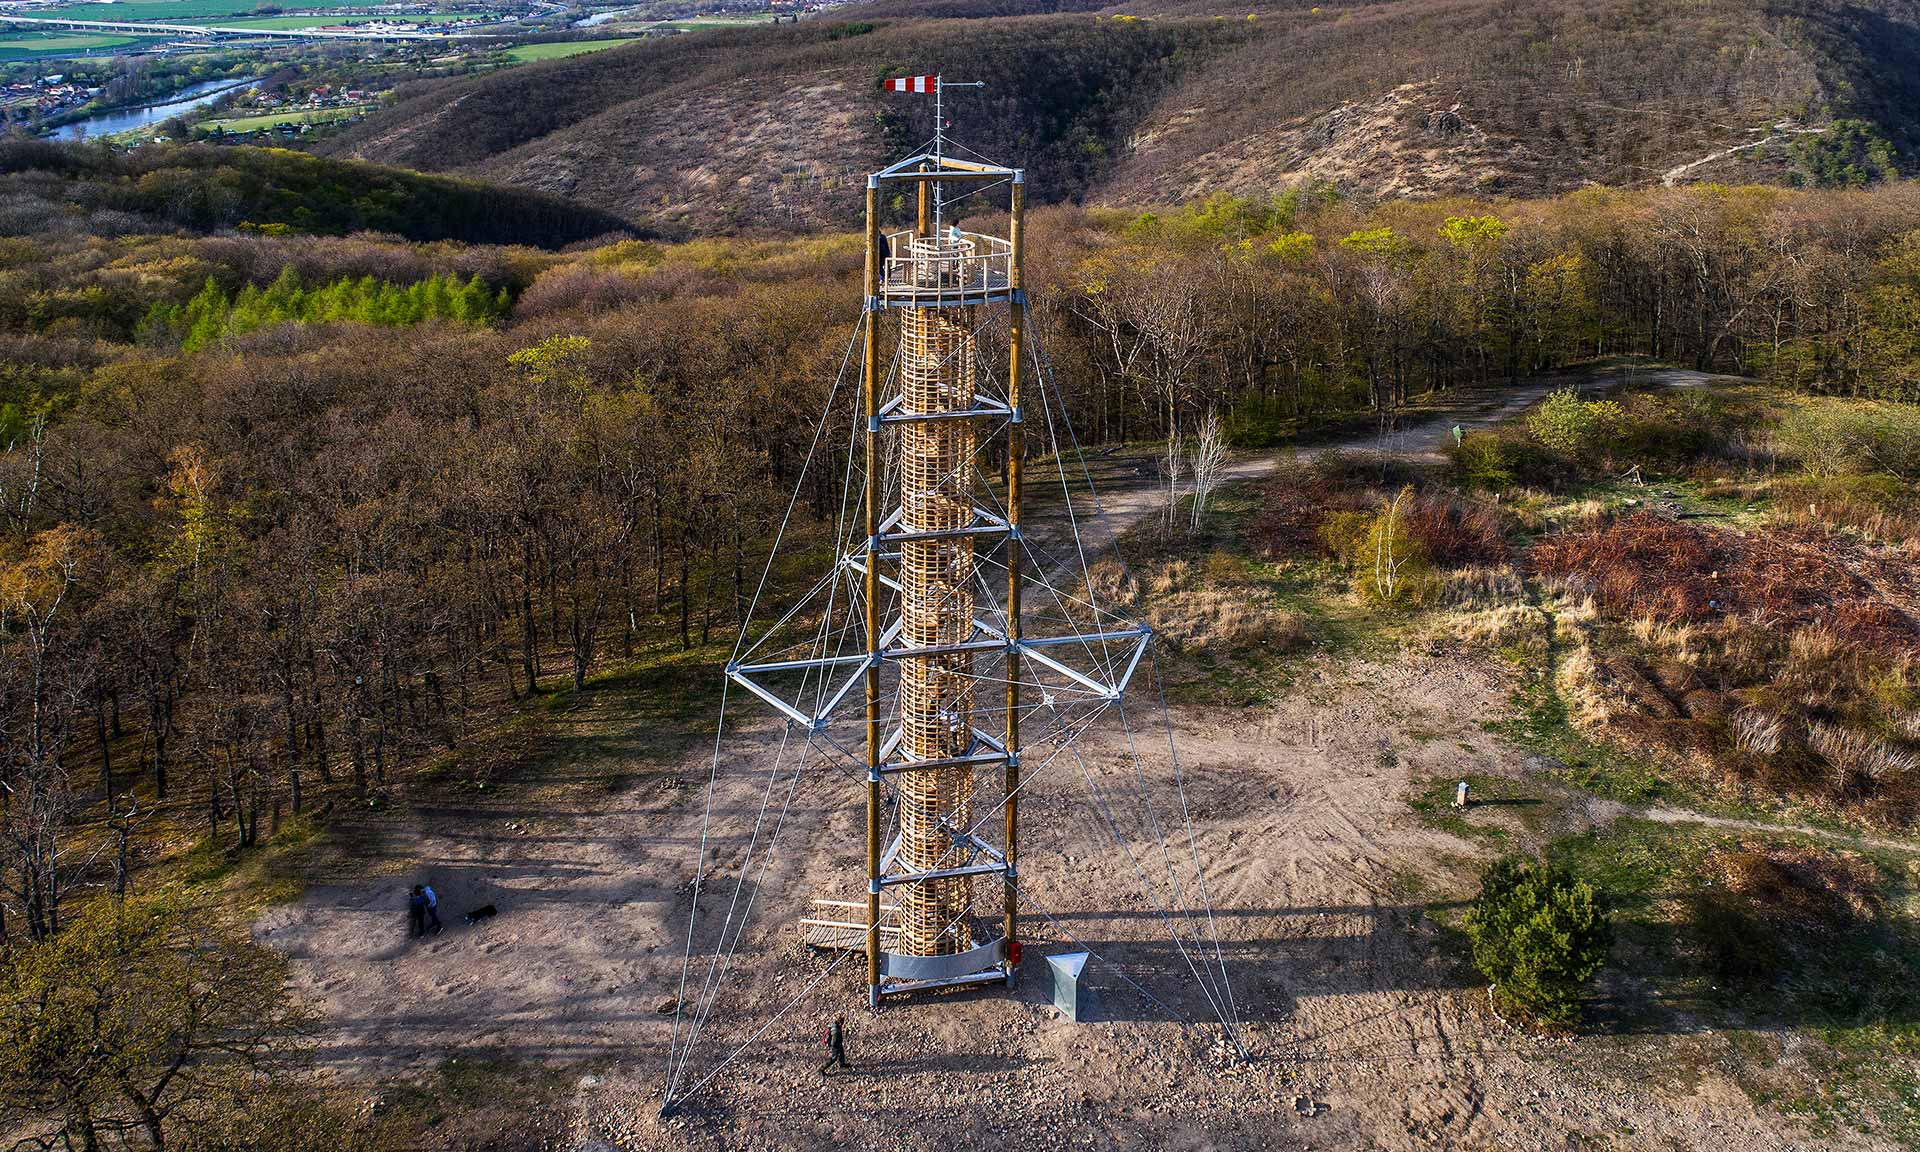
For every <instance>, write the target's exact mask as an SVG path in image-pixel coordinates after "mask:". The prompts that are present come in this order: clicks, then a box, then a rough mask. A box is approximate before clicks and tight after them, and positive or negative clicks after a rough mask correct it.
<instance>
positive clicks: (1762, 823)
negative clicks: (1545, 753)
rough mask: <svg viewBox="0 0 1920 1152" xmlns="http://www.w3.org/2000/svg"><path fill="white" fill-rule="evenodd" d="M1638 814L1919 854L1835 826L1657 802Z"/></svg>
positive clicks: (1919, 849) (1907, 845)
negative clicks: (1754, 817)
mask: <svg viewBox="0 0 1920 1152" xmlns="http://www.w3.org/2000/svg"><path fill="white" fill-rule="evenodd" d="M1638 815H1640V816H1642V817H1644V818H1645V819H1648V820H1652V821H1654V822H1655V823H1658V824H1700V825H1703V826H1705V827H1708V828H1730V829H1736V830H1742V831H1747V832H1764V833H1766V834H1768V835H1770V836H1810V837H1813V838H1814V839H1816V840H1831V841H1833V842H1835V843H1837V844H1848V845H1852V846H1854V847H1865V848H1884V849H1890V850H1892V851H1895V852H1916V853H1920V844H1916V843H1914V842H1913V841H1911V840H1888V839H1885V838H1884V837H1879V836H1858V835H1855V834H1854V833H1851V832H1843V831H1840V830H1839V829H1836V828H1817V827H1815V826H1813V825H1811V824H1776V823H1773V822H1771V821H1767V820H1745V819H1741V818H1739V817H1735V816H1710V815H1708V814H1707V813H1705V812H1695V811H1692V810H1691V809H1687V808H1670V807H1667V806H1666V805H1658V806H1656V807H1653V808H1648V809H1646V810H1644V811H1642V812H1640V813H1638Z"/></svg>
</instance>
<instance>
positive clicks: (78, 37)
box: [0, 32, 145, 60]
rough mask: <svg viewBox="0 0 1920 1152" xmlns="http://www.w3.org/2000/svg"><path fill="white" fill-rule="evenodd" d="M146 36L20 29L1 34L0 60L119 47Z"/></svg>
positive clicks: (66, 54) (64, 54)
mask: <svg viewBox="0 0 1920 1152" xmlns="http://www.w3.org/2000/svg"><path fill="white" fill-rule="evenodd" d="M144 39H145V37H142V36H122V35H119V34H118V33H112V32H17V33H14V34H11V35H5V36H0V60H29V59H32V58H33V57H35V56H70V55H73V54H75V53H79V52H97V51H100V50H102V49H106V48H120V47H123V46H125V45H128V44H132V43H135V42H136V41H140V40H144Z"/></svg>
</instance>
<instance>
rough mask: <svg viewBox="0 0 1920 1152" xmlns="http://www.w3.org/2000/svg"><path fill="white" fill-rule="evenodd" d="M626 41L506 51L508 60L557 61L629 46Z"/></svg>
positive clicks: (533, 46) (573, 42)
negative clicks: (586, 53) (624, 45)
mask: <svg viewBox="0 0 1920 1152" xmlns="http://www.w3.org/2000/svg"><path fill="white" fill-rule="evenodd" d="M631 43H633V41H632V40H631V39H627V40H562V41H559V42H558V43H554V44H521V45H519V46H517V47H513V48H509V49H507V56H508V58H510V59H513V60H518V61H520V62H522V63H525V62H527V61H530V60H558V59H560V58H561V57H563V56H578V55H580V54H581V53H582V52H599V51H601V50H603V49H606V48H618V47H619V46H620V45H622V44H631Z"/></svg>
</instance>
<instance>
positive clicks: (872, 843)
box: [860, 176, 886, 1009]
mask: <svg viewBox="0 0 1920 1152" xmlns="http://www.w3.org/2000/svg"><path fill="white" fill-rule="evenodd" d="M866 285H867V299H866V304H865V307H866V310H867V317H866V319H867V326H866V343H865V347H864V348H863V350H862V354H861V371H860V398H861V407H862V409H863V411H864V413H865V415H866V418H867V431H866V442H867V487H866V497H867V498H866V527H867V677H866V679H867V1002H868V1003H869V1004H870V1005H871V1006H872V1007H874V1008H875V1009H878V1008H879V1007H880V547H879V534H880V486H881V484H882V483H884V482H885V480H886V477H884V476H883V475H881V471H882V468H883V467H884V466H883V464H882V462H881V455H880V397H879V389H880V377H879V368H880V315H881V309H880V307H879V306H878V301H879V299H880V181H879V180H878V179H876V178H874V177H871V176H869V177H868V178H867V275H866Z"/></svg>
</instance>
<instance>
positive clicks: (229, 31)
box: [0, 15, 469, 40]
mask: <svg viewBox="0 0 1920 1152" xmlns="http://www.w3.org/2000/svg"><path fill="white" fill-rule="evenodd" d="M0 24H21V25H25V26H27V27H28V28H29V30H32V29H38V28H79V29H83V30H85V31H89V32H130V33H133V34H134V35H137V36H153V35H163V36H205V37H208V38H209V39H211V38H213V37H216V36H270V37H278V38H280V39H285V40H461V39H466V38H468V35H469V34H467V33H463V32H445V33H442V32H356V31H353V30H350V29H319V28H225V27H218V26H209V25H204V24H161V23H157V22H152V21H144V20H65V19H59V18H56V17H51V16H6V15H0Z"/></svg>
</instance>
